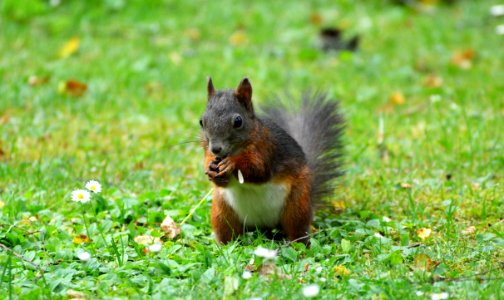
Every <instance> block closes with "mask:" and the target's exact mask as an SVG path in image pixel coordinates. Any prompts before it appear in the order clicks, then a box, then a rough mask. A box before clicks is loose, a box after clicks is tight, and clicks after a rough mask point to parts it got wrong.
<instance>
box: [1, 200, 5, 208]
mask: <svg viewBox="0 0 504 300" xmlns="http://www.w3.org/2000/svg"><path fill="white" fill-rule="evenodd" d="M4 206H5V202H3V201H2V200H0V208H3V207H4Z"/></svg>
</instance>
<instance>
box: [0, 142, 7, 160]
mask: <svg viewBox="0 0 504 300" xmlns="http://www.w3.org/2000/svg"><path fill="white" fill-rule="evenodd" d="M6 156H7V155H6V153H5V151H4V149H3V147H2V141H0V159H4V158H5V157H6Z"/></svg>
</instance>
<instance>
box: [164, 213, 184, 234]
mask: <svg viewBox="0 0 504 300" xmlns="http://www.w3.org/2000/svg"><path fill="white" fill-rule="evenodd" d="M161 230H162V231H164V232H165V233H166V234H165V236H166V237H167V238H169V239H171V240H173V239H174V238H176V237H177V236H178V235H179V234H180V227H179V226H178V225H177V224H176V223H175V221H173V219H172V218H170V216H168V215H167V216H166V217H165V218H164V220H163V222H162V223H161Z"/></svg>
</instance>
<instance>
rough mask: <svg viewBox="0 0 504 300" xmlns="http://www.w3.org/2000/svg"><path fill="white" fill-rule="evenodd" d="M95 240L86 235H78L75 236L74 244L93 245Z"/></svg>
mask: <svg viewBox="0 0 504 300" xmlns="http://www.w3.org/2000/svg"><path fill="white" fill-rule="evenodd" d="M92 241H93V240H92V239H90V238H89V237H88V236H87V235H85V234H83V233H82V234H78V235H76V236H74V238H73V242H74V244H83V243H91V242H92Z"/></svg>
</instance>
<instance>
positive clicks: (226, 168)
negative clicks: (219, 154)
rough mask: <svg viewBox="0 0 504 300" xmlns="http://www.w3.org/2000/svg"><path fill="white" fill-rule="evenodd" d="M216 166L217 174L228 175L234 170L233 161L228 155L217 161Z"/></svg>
mask: <svg viewBox="0 0 504 300" xmlns="http://www.w3.org/2000/svg"><path fill="white" fill-rule="evenodd" d="M217 167H218V168H219V173H218V174H217V176H226V177H229V176H230V175H232V173H233V171H234V170H235V163H234V162H233V161H232V160H231V159H229V157H226V158H224V159H223V160H221V161H220V162H219V164H218V165H217Z"/></svg>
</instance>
